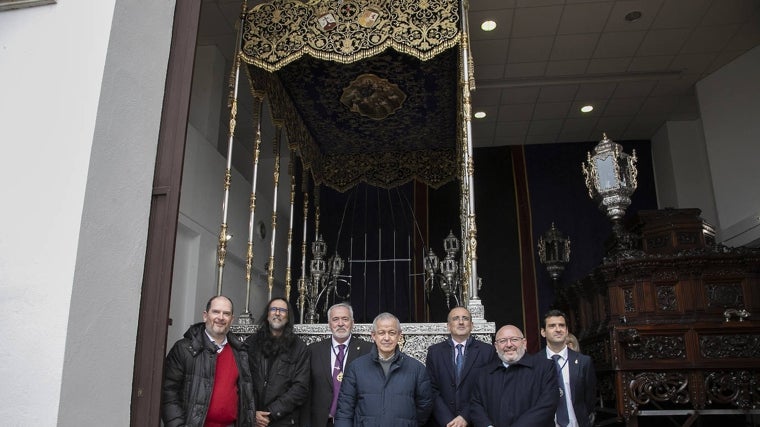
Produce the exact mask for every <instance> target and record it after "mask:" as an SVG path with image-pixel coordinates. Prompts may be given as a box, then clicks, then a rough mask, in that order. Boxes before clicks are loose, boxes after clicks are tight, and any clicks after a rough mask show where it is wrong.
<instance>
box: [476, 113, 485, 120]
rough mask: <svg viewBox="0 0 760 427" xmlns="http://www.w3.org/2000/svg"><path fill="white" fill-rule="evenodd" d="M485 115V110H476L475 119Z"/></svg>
mask: <svg viewBox="0 0 760 427" xmlns="http://www.w3.org/2000/svg"><path fill="white" fill-rule="evenodd" d="M485 117H486V112H485V111H477V112H476V113H475V118H476V119H483V118H485Z"/></svg>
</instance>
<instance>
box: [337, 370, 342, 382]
mask: <svg viewBox="0 0 760 427" xmlns="http://www.w3.org/2000/svg"><path fill="white" fill-rule="evenodd" d="M336 379H337V380H338V382H339V383H342V382H343V372H338V376H337V377H336Z"/></svg>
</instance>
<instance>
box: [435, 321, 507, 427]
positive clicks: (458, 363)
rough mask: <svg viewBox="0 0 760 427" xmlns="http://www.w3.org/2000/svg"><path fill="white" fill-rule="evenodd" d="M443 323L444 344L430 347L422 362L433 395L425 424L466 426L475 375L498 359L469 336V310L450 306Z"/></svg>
mask: <svg viewBox="0 0 760 427" xmlns="http://www.w3.org/2000/svg"><path fill="white" fill-rule="evenodd" d="M447 320H448V322H447V327H448V329H449V333H450V334H451V335H450V336H449V338H448V339H446V340H445V341H443V342H440V343H437V344H433V345H431V346H430V347H429V348H428V352H427V358H426V359H425V367H426V368H427V371H428V374H429V375H430V380H431V382H432V384H433V391H434V393H435V400H434V401H433V415H432V416H431V419H430V421H429V422H428V425H431V426H438V427H466V426H467V425H468V422H469V420H470V415H469V412H470V410H469V408H470V398H471V397H472V389H473V387H474V386H475V382H476V381H477V378H478V374H480V371H481V370H482V369H483V367H484V366H488V365H490V364H493V363H495V362H496V361H497V360H498V358H497V357H496V353H495V352H494V349H493V347H492V346H491V345H489V344H487V343H484V342H482V341H480V340H477V339H475V338H474V337H472V336H471V335H470V333H471V332H472V317H471V316H470V312H469V310H467V309H466V308H464V307H454V308H452V309H451V311H450V312H449V316H448V319H447Z"/></svg>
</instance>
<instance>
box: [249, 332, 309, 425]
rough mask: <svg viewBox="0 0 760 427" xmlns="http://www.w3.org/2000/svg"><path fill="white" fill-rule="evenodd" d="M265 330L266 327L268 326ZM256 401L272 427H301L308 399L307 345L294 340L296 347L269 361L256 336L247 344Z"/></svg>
mask: <svg viewBox="0 0 760 427" xmlns="http://www.w3.org/2000/svg"><path fill="white" fill-rule="evenodd" d="M265 327H266V326H265ZM246 345H247V346H248V359H249V362H250V364H251V376H252V378H253V384H254V391H253V395H254V400H255V402H256V408H257V409H258V410H259V411H268V412H270V414H269V421H270V424H269V426H270V427H277V426H289V425H298V426H300V425H301V407H302V406H303V405H304V403H306V399H308V395H309V358H308V355H307V353H306V344H304V342H303V341H301V339H300V338H298V337H295V340H294V341H293V345H292V346H290V348H288V350H287V351H286V352H284V353H280V354H278V355H277V356H276V357H274V360H268V359H266V358H265V357H264V355H263V354H262V352H261V346H260V345H258V344H257V335H255V334H254V335H251V336H250V337H249V338H248V340H246Z"/></svg>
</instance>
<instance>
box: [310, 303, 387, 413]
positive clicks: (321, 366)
mask: <svg viewBox="0 0 760 427" xmlns="http://www.w3.org/2000/svg"><path fill="white" fill-rule="evenodd" d="M327 322H328V325H329V327H330V331H331V332H332V336H331V337H330V338H328V339H324V340H322V341H318V342H315V343H313V344H311V345H309V347H308V348H307V351H308V352H309V355H310V356H311V357H310V359H311V392H310V399H309V404H308V407H309V410H308V412H307V414H308V417H309V424H307V426H309V427H325V426H331V425H332V424H333V417H334V416H335V410H336V406H337V401H338V392H339V391H340V384H341V382H342V381H343V372H344V371H345V369H346V367H347V366H348V364H349V363H351V362H353V361H354V359H356V358H357V357H359V356H361V355H364V354H367V353H369V351H370V349H371V348H372V343H370V342H369V341H364V340H362V339H359V338H353V339H352V337H351V330H352V329H353V327H354V310H353V309H352V308H351V306H350V305H349V304H347V303H339V304H335V305H333V306H332V307H330V309H329V310H327Z"/></svg>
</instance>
